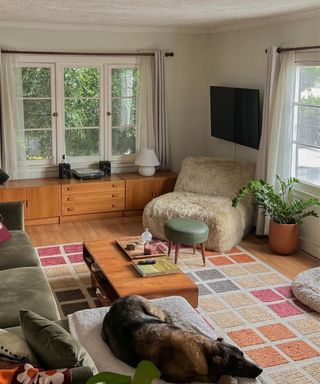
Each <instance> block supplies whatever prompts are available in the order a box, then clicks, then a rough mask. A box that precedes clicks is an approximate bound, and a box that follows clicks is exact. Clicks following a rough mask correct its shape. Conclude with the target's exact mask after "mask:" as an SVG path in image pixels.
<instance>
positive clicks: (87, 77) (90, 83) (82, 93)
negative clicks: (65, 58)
mask: <svg viewBox="0 0 320 384" xmlns="http://www.w3.org/2000/svg"><path fill="white" fill-rule="evenodd" d="M64 95H65V96H66V97H98V96H99V69H98V68H65V69H64Z"/></svg>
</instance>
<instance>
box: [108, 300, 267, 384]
mask: <svg viewBox="0 0 320 384" xmlns="http://www.w3.org/2000/svg"><path fill="white" fill-rule="evenodd" d="M102 338H103V340H104V341H105V342H106V343H107V344H108V345H109V347H110V348H111V350H112V352H113V353H114V354H115V356H117V358H118V359H120V360H122V361H124V362H125V363H127V364H129V365H131V366H132V367H136V366H137V365H138V363H139V362H140V361H141V360H150V361H152V362H153V363H154V364H155V365H156V366H157V368H158V369H159V370H160V372H161V378H162V379H163V380H165V381H168V382H171V383H186V382H191V381H198V382H199V381H200V382H208V383H216V382H217V381H218V380H219V378H220V376H222V375H231V376H240V377H250V378H254V377H257V376H259V375H260V373H261V372H262V369H261V368H259V367H258V366H256V365H255V364H253V363H251V362H250V361H248V360H246V359H245V357H244V356H243V353H242V352H241V351H240V350H239V349H238V348H237V347H235V346H233V345H230V344H227V343H225V342H224V341H223V339H221V338H218V339H217V340H213V339H211V338H209V337H207V336H205V335H203V334H202V333H196V332H188V331H185V330H183V329H181V328H179V327H177V326H175V325H173V323H172V321H171V318H170V316H169V315H168V314H167V313H166V312H165V311H163V310H161V309H160V308H159V307H157V306H156V305H154V304H152V303H151V302H149V301H148V300H146V299H144V298H143V297H141V296H127V297H124V298H120V299H118V300H116V301H115V302H114V304H113V305H112V306H111V308H110V311H109V312H108V313H107V314H106V316H105V318H104V321H103V327H102Z"/></svg>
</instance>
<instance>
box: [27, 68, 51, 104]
mask: <svg viewBox="0 0 320 384" xmlns="http://www.w3.org/2000/svg"><path fill="white" fill-rule="evenodd" d="M22 88H23V97H51V73H50V68H41V67H34V68H28V67H24V68H22Z"/></svg>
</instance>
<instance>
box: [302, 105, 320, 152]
mask: <svg viewBox="0 0 320 384" xmlns="http://www.w3.org/2000/svg"><path fill="white" fill-rule="evenodd" d="M297 141H298V142H299V143H301V144H307V145H312V146H318V147H320V108H317V107H301V106H300V107H298V129H297Z"/></svg>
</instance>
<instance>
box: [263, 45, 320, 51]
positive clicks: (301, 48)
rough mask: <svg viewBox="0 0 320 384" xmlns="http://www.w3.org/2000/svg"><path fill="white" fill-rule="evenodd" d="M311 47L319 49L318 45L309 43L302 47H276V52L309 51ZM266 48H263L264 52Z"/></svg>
mask: <svg viewBox="0 0 320 384" xmlns="http://www.w3.org/2000/svg"><path fill="white" fill-rule="evenodd" d="M313 49H320V45H311V46H309V47H308V46H304V47H294V48H281V47H279V48H277V52H278V53H282V52H289V51H311V50H313ZM267 52H268V50H267V49H265V53H267Z"/></svg>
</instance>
